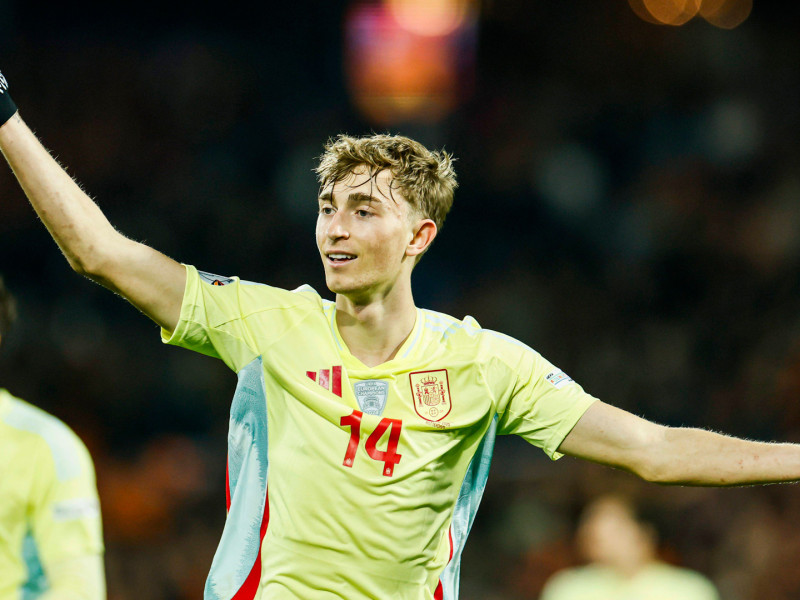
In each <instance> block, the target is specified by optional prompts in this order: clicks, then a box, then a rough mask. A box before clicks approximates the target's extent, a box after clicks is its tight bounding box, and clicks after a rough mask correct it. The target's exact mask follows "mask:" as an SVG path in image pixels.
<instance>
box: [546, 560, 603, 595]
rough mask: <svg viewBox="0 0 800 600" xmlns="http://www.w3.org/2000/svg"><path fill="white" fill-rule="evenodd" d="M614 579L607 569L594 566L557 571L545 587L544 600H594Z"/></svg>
mask: <svg viewBox="0 0 800 600" xmlns="http://www.w3.org/2000/svg"><path fill="white" fill-rule="evenodd" d="M615 581H616V578H615V577H614V575H613V574H612V573H611V572H610V571H608V570H607V569H603V568H601V567H598V566H596V565H586V566H581V567H570V568H566V569H562V570H561V571H557V572H556V573H555V574H554V575H553V576H552V577H550V579H549V580H548V581H547V584H546V585H545V589H544V593H543V596H542V598H543V599H544V600H561V599H562V598H563V599H567V598H569V599H573V600H574V599H579V600H583V599H584V598H585V599H587V600H588V599H590V598H591V599H594V598H596V597H597V594H602V593H603V592H604V591H606V590H607V588H609V587H613V584H614V583H615Z"/></svg>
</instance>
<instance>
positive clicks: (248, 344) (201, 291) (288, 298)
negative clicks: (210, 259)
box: [161, 265, 319, 372]
mask: <svg viewBox="0 0 800 600" xmlns="http://www.w3.org/2000/svg"><path fill="white" fill-rule="evenodd" d="M184 266H185V267H186V288H185V290H184V295H183V302H182V305H181V314H180V320H179V321H178V325H177V326H176V327H175V331H173V332H169V331H167V330H164V329H162V331H161V339H162V341H163V342H164V343H167V344H172V345H175V346H180V347H183V348H188V349H190V350H194V351H196V352H200V353H201V354H206V355H208V356H211V357H214V358H219V359H222V360H223V361H224V362H225V364H226V365H228V367H229V368H231V369H233V370H234V371H235V372H238V371H239V370H240V369H241V368H242V367H244V366H245V365H247V364H249V363H250V362H252V360H253V359H255V358H256V357H258V356H259V355H260V354H261V353H262V352H263V347H262V346H264V345H265V344H268V343H269V340H270V339H276V338H277V337H278V336H279V335H281V333H283V332H284V331H285V330H286V329H287V327H288V326H289V325H290V323H289V318H288V317H287V313H288V312H290V311H287V310H285V309H286V308H287V307H291V306H293V305H296V304H302V299H301V296H302V294H300V293H296V292H290V291H287V290H283V289H280V288H275V287H271V286H268V285H263V284H255V283H251V282H246V281H242V280H240V279H239V278H238V277H221V276H218V275H212V274H211V273H206V272H205V271H198V270H197V269H196V268H195V267H193V266H191V265H184ZM309 289H310V288H309ZM312 291H313V290H312ZM306 295H308V294H306ZM316 298H319V296H316ZM306 301H307V299H306ZM259 344H260V345H259Z"/></svg>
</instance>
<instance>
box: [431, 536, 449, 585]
mask: <svg viewBox="0 0 800 600" xmlns="http://www.w3.org/2000/svg"><path fill="white" fill-rule="evenodd" d="M447 539H448V541H449V542H450V558H448V559H447V564H450V561H451V560H453V528H452V527H451V528H450V529H448V530H447ZM445 567H447V565H445ZM433 600H444V588H443V587H442V580H441V579H440V580H439V585H437V586H436V591H435V592H433Z"/></svg>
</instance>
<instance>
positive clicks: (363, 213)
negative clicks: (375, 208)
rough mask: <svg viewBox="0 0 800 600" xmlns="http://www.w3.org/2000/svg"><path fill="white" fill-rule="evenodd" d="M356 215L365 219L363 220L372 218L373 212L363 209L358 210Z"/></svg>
mask: <svg viewBox="0 0 800 600" xmlns="http://www.w3.org/2000/svg"><path fill="white" fill-rule="evenodd" d="M356 214H357V215H358V216H359V217H363V218H366V217H371V216H372V213H371V212H369V211H368V210H366V209H363V208H360V209H358V210H357V211H356Z"/></svg>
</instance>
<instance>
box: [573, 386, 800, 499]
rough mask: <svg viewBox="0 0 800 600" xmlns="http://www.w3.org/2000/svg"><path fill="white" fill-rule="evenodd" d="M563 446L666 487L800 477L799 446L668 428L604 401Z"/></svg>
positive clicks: (783, 479)
mask: <svg viewBox="0 0 800 600" xmlns="http://www.w3.org/2000/svg"><path fill="white" fill-rule="evenodd" d="M559 450H560V451H561V452H563V453H564V454H569V455H571V456H575V457H576V458H585V459H587V460H591V461H593V462H597V463H601V464H605V465H609V466H612V467H617V468H619V469H624V470H626V471H630V472H631V473H633V474H635V475H638V476H639V477H641V478H642V479H646V480H647V481H653V482H656V483H662V484H666V485H698V486H734V485H751V484H757V483H777V482H783V481H797V480H800V445H797V444H776V443H767V442H753V441H749V440H744V439H740V438H735V437H730V436H727V435H721V434H719V433H714V432H712V431H706V430H703V429H690V428H677V427H665V426H663V425H657V424H656V423H653V422H651V421H647V420H646V419H642V418H641V417H638V416H636V415H633V414H631V413H629V412H627V411H624V410H621V409H619V408H616V407H614V406H611V405H610V404H606V403H604V402H600V401H597V402H595V403H594V404H593V405H592V406H591V407H590V408H589V410H587V411H586V413H584V415H583V417H581V419H580V420H579V421H578V423H577V424H576V425H575V427H573V429H572V431H571V432H570V433H569V435H567V437H566V438H565V439H564V441H563V442H562V443H561V446H560V447H559Z"/></svg>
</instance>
